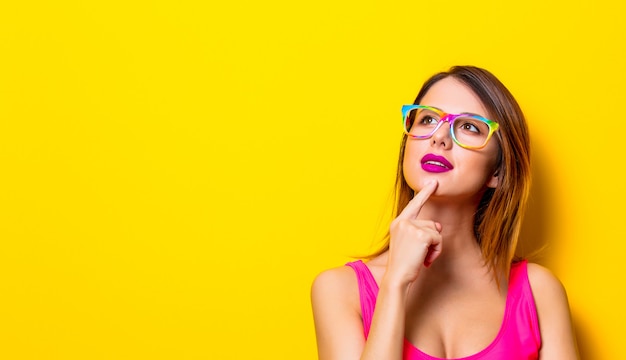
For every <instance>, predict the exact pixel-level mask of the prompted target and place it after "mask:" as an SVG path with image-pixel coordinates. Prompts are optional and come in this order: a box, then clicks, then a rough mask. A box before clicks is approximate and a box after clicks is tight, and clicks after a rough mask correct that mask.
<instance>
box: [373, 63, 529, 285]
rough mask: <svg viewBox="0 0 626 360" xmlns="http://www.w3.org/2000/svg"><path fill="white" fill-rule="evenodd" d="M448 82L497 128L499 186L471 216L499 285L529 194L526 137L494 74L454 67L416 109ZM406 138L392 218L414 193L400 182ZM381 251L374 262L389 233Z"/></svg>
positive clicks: (428, 85)
mask: <svg viewBox="0 0 626 360" xmlns="http://www.w3.org/2000/svg"><path fill="white" fill-rule="evenodd" d="M447 77H452V78H454V79H456V80H458V81H460V82H461V83H463V84H465V85H466V86H468V87H469V88H470V89H472V91H473V92H474V93H475V94H476V95H477V96H478V98H479V99H480V101H481V102H482V104H483V106H484V107H485V109H486V110H487V112H488V116H489V117H490V119H492V120H494V121H496V122H498V124H499V125H500V127H499V130H498V131H497V132H496V134H495V135H496V136H497V138H498V142H499V152H498V160H497V164H496V175H497V176H498V185H497V186H496V188H489V189H487V190H486V191H485V193H484V194H483V196H482V198H481V200H480V202H479V205H478V208H477V210H476V214H475V217H474V233H475V236H476V239H477V241H478V243H479V245H480V248H481V251H482V255H483V258H484V260H485V262H486V264H487V265H488V267H489V268H490V269H491V270H492V271H493V273H494V277H495V279H496V281H497V282H498V283H499V281H498V280H499V279H500V276H501V275H505V276H507V275H508V273H509V269H510V265H511V262H512V261H513V257H514V256H515V248H516V246H517V240H518V237H519V233H520V229H521V225H522V219H523V216H524V212H525V209H526V204H527V199H528V194H529V192H530V181H531V174H530V138H529V134H528V126H527V124H526V120H525V118H524V114H523V113H522V110H521V109H520V107H519V104H518V103H517V101H516V100H515V98H514V97H513V95H512V94H511V93H510V91H509V90H508V89H507V88H506V87H505V86H504V84H502V83H501V82H500V80H498V79H497V78H496V77H495V76H494V75H493V74H491V73H490V72H489V71H487V70H485V69H481V68H478V67H474V66H454V67H452V68H450V70H449V71H445V72H440V73H437V74H435V75H433V76H432V77H430V78H429V79H428V80H426V82H425V83H424V85H423V86H422V88H421V90H420V91H419V93H418V95H417V97H416V98H415V102H414V104H419V103H420V101H421V100H422V98H423V97H424V96H425V95H426V93H427V92H428V90H429V89H430V88H431V87H432V86H433V85H434V84H435V83H437V82H438V81H440V80H442V79H445V78H447ZM406 141H407V136H406V135H403V137H402V143H401V146H400V156H399V158H398V167H397V173H396V181H395V187H394V209H393V214H392V216H393V218H395V217H396V216H397V215H398V214H400V213H401V212H402V210H404V208H405V207H406V205H407V204H408V203H409V201H411V199H412V198H413V196H414V195H415V192H414V191H413V189H411V187H410V186H409V184H408V183H407V182H406V179H405V178H404V171H403V166H402V164H403V159H404V149H405V145H406ZM383 240H384V244H383V246H382V247H381V248H380V249H379V250H378V251H376V252H375V253H373V254H371V255H370V256H367V258H372V257H374V256H377V255H380V254H382V253H383V252H385V251H387V250H388V249H389V240H390V237H389V232H387V234H386V235H385V237H384V239H383Z"/></svg>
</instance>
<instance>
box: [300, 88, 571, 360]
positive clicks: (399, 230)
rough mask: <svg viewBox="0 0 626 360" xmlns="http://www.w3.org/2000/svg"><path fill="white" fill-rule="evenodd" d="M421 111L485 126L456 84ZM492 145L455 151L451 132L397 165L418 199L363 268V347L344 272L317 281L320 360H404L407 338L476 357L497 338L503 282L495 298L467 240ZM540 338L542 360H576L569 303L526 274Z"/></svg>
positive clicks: (409, 149) (552, 285) (477, 107)
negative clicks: (442, 164) (371, 305)
mask: <svg viewBox="0 0 626 360" xmlns="http://www.w3.org/2000/svg"><path fill="white" fill-rule="evenodd" d="M422 104H424V105H430V106H435V107H438V108H440V109H443V110H444V111H446V112H450V113H461V112H472V113H476V114H479V115H482V116H484V117H487V118H489V116H488V114H487V112H486V111H485V109H484V106H483V105H482V103H481V102H480V100H479V99H478V98H477V96H476V95H475V94H474V93H473V92H472V91H471V90H470V89H469V88H468V87H466V86H465V85H463V84H462V83H460V82H458V81H457V80H455V79H453V78H445V79H443V80H441V81H439V82H437V83H436V84H435V85H433V87H432V88H431V89H430V90H429V91H428V93H427V94H426V96H425V97H424V98H423V100H422ZM497 151H498V145H497V142H496V141H495V139H492V140H491V141H490V142H489V143H488V144H487V146H485V147H484V148H482V149H479V150H468V149H464V148H461V147H460V146H458V145H457V144H455V143H454V142H453V141H452V138H451V136H450V132H449V126H448V125H447V124H443V125H442V126H441V128H440V129H439V130H438V131H437V132H436V133H435V134H434V135H433V136H432V137H431V138H430V139H426V140H409V141H407V145H406V149H405V158H404V162H403V167H404V173H405V178H406V180H407V183H408V184H409V185H410V186H411V187H412V188H413V189H414V190H416V191H418V193H417V195H416V196H415V198H414V199H413V200H412V201H411V202H410V203H409V204H408V205H407V207H406V208H405V209H404V211H402V213H401V214H400V215H398V217H397V218H396V219H395V220H394V221H393V222H392V224H391V227H390V235H391V237H390V238H391V239H390V248H389V250H388V251H387V252H385V253H383V254H381V255H380V256H378V257H376V258H374V259H372V260H371V261H369V262H368V263H367V266H368V267H369V268H370V270H371V272H372V274H373V275H374V278H375V280H376V282H377V283H378V284H379V288H380V290H379V294H378V298H377V304H376V309H375V312H374V317H373V320H372V326H371V329H370V334H369V338H368V340H367V341H365V340H364V339H363V325H362V320H361V313H360V311H361V310H360V305H359V292H358V285H357V280H356V277H355V275H354V271H353V270H352V269H351V268H349V267H347V266H342V267H338V268H334V269H329V270H326V271H324V272H322V273H321V274H319V275H318V276H317V277H316V279H315V281H314V282H313V286H312V292H311V300H312V306H313V314H314V319H315V329H316V334H317V342H318V354H319V358H320V359H322V360H331V359H341V360H350V359H376V360H381V359H402V348H403V341H404V339H405V338H406V339H407V340H408V341H409V342H411V343H412V344H413V345H415V346H417V347H418V348H419V349H420V350H422V351H424V352H426V353H427V354H430V355H432V356H436V357H440V358H459V357H466V356H470V355H473V354H475V353H477V352H479V351H481V350H482V349H484V348H485V347H487V346H488V345H489V344H490V343H491V342H492V341H493V340H494V338H495V336H496V335H497V333H498V331H499V329H500V326H501V324H502V319H503V316H504V308H505V303H506V289H507V285H508V284H507V282H506V276H504V275H503V274H501V284H502V286H501V287H500V288H498V287H497V285H496V282H495V281H494V279H493V276H492V273H491V272H490V271H489V270H488V269H487V267H486V266H485V263H484V260H483V257H482V254H481V251H480V248H479V245H478V244H477V242H476V238H475V237H474V234H473V214H474V212H475V211H476V208H477V206H478V201H479V199H480V197H481V195H482V194H483V192H484V191H485V190H486V189H487V188H488V187H496V186H498V180H497V177H495V176H494V172H495V162H496V155H497ZM428 153H432V154H436V155H440V156H444V157H446V159H448V160H449V161H450V162H451V163H452V165H453V166H454V169H452V170H451V171H448V172H445V173H428V172H426V171H424V170H423V169H422V168H421V165H420V160H421V158H422V157H423V156H424V155H426V154H428ZM528 273H529V280H530V284H531V288H532V290H533V296H534V297H535V302H536V306H537V313H538V317H539V324H540V330H541V336H542V343H543V345H542V348H541V350H540V359H551V360H552V359H556V360H558V359H577V358H578V355H577V350H576V343H575V339H574V336H573V332H572V326H571V319H570V311H569V305H568V302H567V296H566V294H565V290H564V288H563V286H562V285H561V283H560V282H559V281H558V279H556V278H555V277H554V275H552V274H551V273H550V272H549V271H548V270H547V269H545V268H543V267H541V266H539V265H536V264H529V265H528Z"/></svg>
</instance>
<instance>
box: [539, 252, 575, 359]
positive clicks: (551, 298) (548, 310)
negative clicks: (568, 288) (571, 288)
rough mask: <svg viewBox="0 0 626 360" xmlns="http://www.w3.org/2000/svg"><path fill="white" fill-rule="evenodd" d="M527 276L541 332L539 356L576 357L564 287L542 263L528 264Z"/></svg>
mask: <svg viewBox="0 0 626 360" xmlns="http://www.w3.org/2000/svg"><path fill="white" fill-rule="evenodd" d="M528 280H529V282H530V287H531V289H532V293H533V298H534V299H535V305H536V307H537V317H538V320H539V329H540V332H541V342H542V345H541V350H540V356H539V358H540V359H578V358H579V355H578V349H577V345H576V337H575V335H574V331H573V327H572V318H571V313H570V308H569V302H568V299H567V294H566V292H565V287H564V286H563V284H562V283H561V281H560V280H559V279H558V278H557V277H556V276H554V274H553V273H552V272H551V271H550V270H548V269H546V268H545V267H543V266H541V265H537V264H532V263H529V264H528Z"/></svg>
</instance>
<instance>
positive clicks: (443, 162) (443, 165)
mask: <svg viewBox="0 0 626 360" xmlns="http://www.w3.org/2000/svg"><path fill="white" fill-rule="evenodd" d="M421 163H422V169H424V170H425V171H427V172H433V173H442V172H446V171H450V170H452V169H454V166H452V164H451V163H450V162H449V161H448V159H446V158H445V157H443V156H439V155H435V154H426V155H424V157H423V158H422V161H421Z"/></svg>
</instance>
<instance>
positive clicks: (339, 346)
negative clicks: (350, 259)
mask: <svg viewBox="0 0 626 360" xmlns="http://www.w3.org/2000/svg"><path fill="white" fill-rule="evenodd" d="M407 288H408V285H406V286H401V285H397V286H393V285H391V281H387V280H383V281H382V282H381V287H380V290H379V294H378V299H377V301H376V310H375V311H374V318H373V319H372V325H371V327H370V333H369V337H368V339H367V342H366V341H365V338H364V335H363V322H362V319H361V315H360V310H359V309H360V304H359V301H360V300H359V294H358V285H357V281H356V277H355V276H354V271H353V270H352V269H351V268H348V267H344V268H336V269H331V270H327V271H325V272H323V273H321V274H320V275H318V276H317V278H316V279H315V281H314V282H313V287H312V289H311V302H312V305H313V317H314V320H315V331H316V335H317V348H318V356H319V359H321V360H334V359H341V360H350V359H354V360H356V359H361V360H365V359H376V360H383V359H401V358H402V349H403V339H404V314H405V302H406V301H405V300H406V293H407V291H406V289H407Z"/></svg>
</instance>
